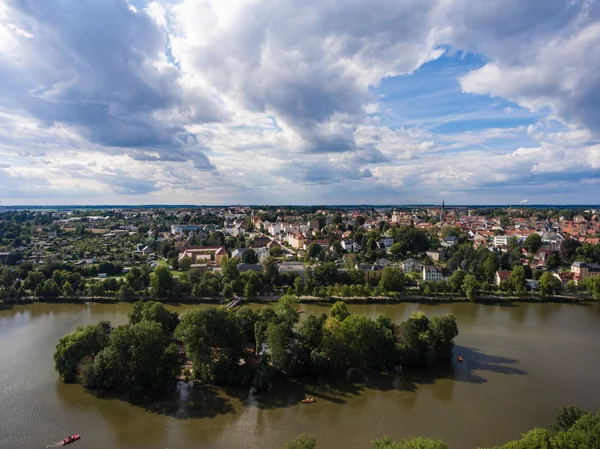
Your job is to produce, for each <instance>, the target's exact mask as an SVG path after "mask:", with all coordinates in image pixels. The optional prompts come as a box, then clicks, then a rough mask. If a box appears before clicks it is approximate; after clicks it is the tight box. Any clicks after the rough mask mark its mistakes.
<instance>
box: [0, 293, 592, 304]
mask: <svg viewBox="0 0 600 449" xmlns="http://www.w3.org/2000/svg"><path fill="white" fill-rule="evenodd" d="M280 297H281V296H262V297H257V298H254V299H251V300H243V302H242V303H243V304H247V305H250V304H269V303H275V302H277V300H279V298H280ZM140 300H142V301H159V302H161V303H164V304H197V305H201V304H211V305H226V304H228V303H229V302H231V300H223V299H222V298H203V299H201V300H199V299H196V298H193V297H184V298H179V299H174V298H154V297H151V296H135V297H131V298H126V299H117V298H115V297H112V296H102V297H98V296H74V297H63V296H58V297H56V298H37V297H27V298H23V299H20V300H14V299H13V300H0V305H26V304H34V303H48V304H80V303H88V302H92V303H99V304H117V303H130V304H133V303H134V302H136V301H140ZM337 301H343V302H344V303H347V304H390V305H393V304H412V303H414V304H454V303H471V304H483V305H486V304H489V305H497V304H513V303H538V304H543V303H559V304H582V305H586V304H588V303H595V302H597V301H595V300H594V299H593V298H591V297H575V296H564V295H559V296H552V297H548V298H543V299H542V298H539V297H536V296H532V295H527V296H522V297H517V296H499V295H488V296H481V297H479V298H477V299H476V300H474V301H470V300H468V299H467V298H466V297H464V296H458V295H448V296H445V297H440V296H426V295H403V296H397V297H335V296H334V297H327V298H320V297H315V296H300V298H299V299H298V302H299V303H301V304H334V303H335V302H337Z"/></svg>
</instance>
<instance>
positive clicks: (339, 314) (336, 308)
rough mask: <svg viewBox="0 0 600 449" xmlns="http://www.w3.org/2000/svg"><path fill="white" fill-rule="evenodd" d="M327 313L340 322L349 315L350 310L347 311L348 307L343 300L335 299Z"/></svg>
mask: <svg viewBox="0 0 600 449" xmlns="http://www.w3.org/2000/svg"><path fill="white" fill-rule="evenodd" d="M329 315H330V316H331V317H332V318H335V319H336V320H338V321H340V322H341V321H344V320H345V319H346V318H348V317H349V316H350V312H348V307H347V306H346V303H345V302H344V301H337V302H336V303H335V304H334V305H333V306H332V307H331V309H329Z"/></svg>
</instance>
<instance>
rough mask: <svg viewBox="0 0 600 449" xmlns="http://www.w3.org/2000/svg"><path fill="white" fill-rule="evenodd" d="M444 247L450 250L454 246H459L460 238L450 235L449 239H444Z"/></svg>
mask: <svg viewBox="0 0 600 449" xmlns="http://www.w3.org/2000/svg"><path fill="white" fill-rule="evenodd" d="M441 243H442V246H444V247H446V248H448V247H450V246H454V245H458V237H455V236H453V235H449V236H448V237H446V238H444V240H442V242H441Z"/></svg>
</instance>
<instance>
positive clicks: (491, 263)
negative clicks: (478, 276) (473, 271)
mask: <svg viewBox="0 0 600 449" xmlns="http://www.w3.org/2000/svg"><path fill="white" fill-rule="evenodd" d="M499 268H500V264H499V263H498V259H497V258H496V255H495V254H494V253H489V255H488V256H487V258H486V259H485V262H483V273H484V276H485V279H486V280H487V281H488V282H489V281H492V280H493V279H494V277H495V276H496V272H497V271H498V269H499Z"/></svg>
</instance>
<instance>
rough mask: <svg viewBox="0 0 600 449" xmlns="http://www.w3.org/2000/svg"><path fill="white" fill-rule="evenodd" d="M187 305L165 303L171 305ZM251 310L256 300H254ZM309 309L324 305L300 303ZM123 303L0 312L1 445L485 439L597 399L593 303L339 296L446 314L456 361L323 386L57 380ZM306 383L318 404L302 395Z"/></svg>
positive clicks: (220, 445) (598, 352) (365, 308)
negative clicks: (121, 392)
mask: <svg viewBox="0 0 600 449" xmlns="http://www.w3.org/2000/svg"><path fill="white" fill-rule="evenodd" d="M192 307H205V306H190V305H184V306H175V307H173V309H175V310H177V311H178V312H179V313H182V312H184V311H185V310H187V309H190V308H192ZM253 307H265V306H260V305H256V306H253ZM302 308H303V309H304V310H305V311H306V312H307V314H320V313H323V312H326V311H327V310H328V306H324V305H323V306H321V305H303V306H302ZM131 310H132V306H131V305H130V304H125V303H119V304H91V303H90V304H41V303H40V304H32V305H26V306H15V307H12V308H4V309H0V448H2V449H3V448H7V449H9V448H45V447H47V446H48V445H52V444H53V443H56V442H57V441H59V440H60V439H61V438H63V437H65V436H67V435H71V434H74V433H79V434H81V436H82V439H81V440H80V441H78V442H77V443H74V444H73V447H76V448H81V449H83V448H93V449H98V448H157V449H158V448H163V449H164V448H169V449H179V448H181V449H188V448H203V449H232V448H261V449H281V448H283V446H284V445H285V442H286V441H288V440H290V439H292V438H293V437H294V436H295V435H297V434H300V433H302V432H308V433H312V434H315V435H316V437H317V443H318V446H317V447H318V448H319V449H325V448H338V447H339V448H344V449H367V448H369V447H370V445H369V442H370V441H371V440H373V439H375V438H378V437H380V436H382V435H384V434H386V435H390V436H391V437H393V438H395V439H400V438H403V437H408V436H428V437H435V438H443V439H444V440H445V441H446V442H447V443H448V444H449V445H450V447H451V448H453V449H462V448H475V447H478V446H483V447H491V446H494V445H497V444H500V443H503V442H505V441H507V440H509V439H513V438H517V437H518V436H519V434H520V433H521V432H524V431H527V430H528V429H530V428H532V427H534V426H549V425H551V424H552V423H553V413H554V412H553V407H554V406H555V405H567V404H577V405H579V406H581V407H582V408H584V409H586V410H589V411H596V410H598V409H600V304H594V305H588V306H585V305H574V304H553V303H546V304H513V305H479V304H467V303H456V304H440V305H430V304H427V305H426V304H394V305H380V304H369V305H349V310H350V312H351V313H352V314H357V315H366V316H370V317H376V316H377V315H378V314H379V313H384V314H387V315H388V316H390V317H391V318H392V319H393V320H394V321H396V322H400V321H403V320H405V319H406V318H407V317H408V316H409V315H410V314H411V313H412V312H413V311H415V310H422V311H424V312H425V313H427V314H429V315H434V314H444V313H449V312H450V313H453V314H454V315H455V316H456V318H457V322H458V326H459V329H460V335H459V336H458V337H457V338H456V344H457V346H456V348H455V353H457V354H458V353H460V354H461V355H462V356H463V357H464V359H465V362H464V363H461V364H457V363H456V362H453V363H452V364H448V365H445V366H440V367H437V368H435V369H433V370H410V371H407V372H404V373H403V374H398V375H379V374H371V375H368V376H367V377H358V376H356V377H350V378H348V379H344V380H342V381H339V382H335V383H333V384H330V385H324V384H312V385H303V384H300V383H295V382H282V383H278V384H277V385H276V386H275V387H274V388H273V389H272V390H271V391H270V392H268V393H263V394H256V395H255V394H251V393H250V392H249V390H248V389H244V388H239V389H227V390H225V389H213V388H201V387H194V386H188V385H183V384H181V385H180V386H179V387H178V389H177V392H176V393H169V394H156V395H143V394H134V395H131V396H119V397H102V396H98V395H97V394H94V393H91V392H88V391H86V390H84V389H83V388H82V387H81V386H79V385H66V384H63V383H62V382H61V381H60V380H59V379H58V376H57V374H56V372H55V371H54V367H53V361H52V354H53V352H54V345H55V344H56V341H57V340H58V338H59V337H61V336H62V335H64V334H66V333H69V332H72V331H73V330H74V329H75V327H76V326H77V325H79V324H81V325H86V324H90V323H95V322H97V321H100V320H110V321H112V322H113V324H115V325H118V324H123V323H125V322H126V321H127V314H128V313H129V312H130V311H131ZM306 394H309V395H311V396H313V397H315V399H317V402H316V403H315V404H310V405H306V404H301V403H300V402H299V401H300V399H302V398H303V397H304V396H305V395H306Z"/></svg>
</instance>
